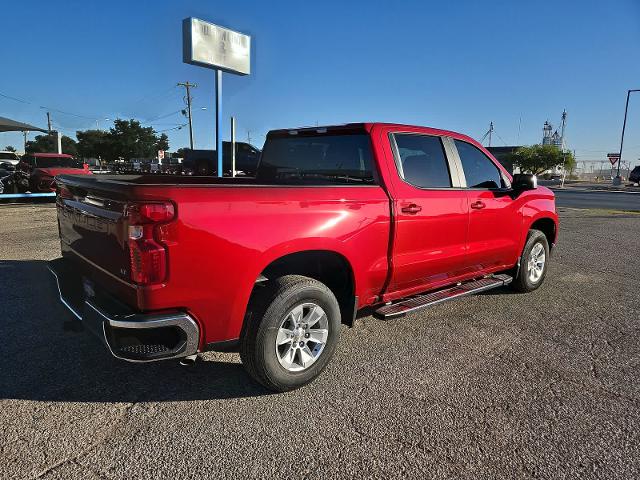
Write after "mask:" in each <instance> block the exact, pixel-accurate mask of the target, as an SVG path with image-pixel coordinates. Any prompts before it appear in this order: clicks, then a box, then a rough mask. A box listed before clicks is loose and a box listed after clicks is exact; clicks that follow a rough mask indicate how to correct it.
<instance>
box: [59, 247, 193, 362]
mask: <svg viewBox="0 0 640 480" xmlns="http://www.w3.org/2000/svg"><path fill="white" fill-rule="evenodd" d="M48 267H49V270H50V271H51V273H52V275H53V277H54V279H55V283H56V287H57V290H58V294H59V296H60V301H61V302H62V303H63V304H64V305H65V306H66V307H67V308H68V309H69V310H70V311H71V313H73V315H74V316H75V317H76V318H77V319H78V320H80V321H81V322H82V324H83V325H84V326H85V327H86V328H88V329H89V330H90V331H91V332H92V333H94V334H95V335H96V336H98V337H99V338H100V339H101V340H102V342H103V343H104V344H105V345H106V346H107V348H108V349H109V351H110V352H111V354H112V355H113V356H114V357H116V358H119V359H121V360H126V361H129V362H153V361H157V360H166V359H171V358H182V357H187V356H190V355H194V354H196V353H197V352H198V345H199V342H200V329H199V328H198V324H197V323H196V321H195V320H194V319H193V318H192V317H191V316H189V314H187V313H185V312H180V311H175V312H163V313H137V312H133V311H131V310H130V309H128V308H127V307H126V306H124V305H122V304H121V303H119V302H117V301H116V300H115V299H113V298H110V297H108V296H107V295H100V294H98V295H96V294H93V295H91V296H88V295H87V294H86V293H85V289H84V287H83V285H82V278H81V277H80V276H79V275H78V274H77V273H75V272H74V269H73V267H72V265H70V264H69V263H68V261H66V260H65V259H62V258H60V259H56V260H53V261H51V262H49V265H48Z"/></svg>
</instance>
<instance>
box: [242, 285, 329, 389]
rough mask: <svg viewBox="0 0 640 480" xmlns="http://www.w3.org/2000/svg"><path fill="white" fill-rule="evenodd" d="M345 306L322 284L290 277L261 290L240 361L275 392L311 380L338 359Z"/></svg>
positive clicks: (251, 308) (246, 327)
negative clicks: (342, 313)
mask: <svg viewBox="0 0 640 480" xmlns="http://www.w3.org/2000/svg"><path fill="white" fill-rule="evenodd" d="M340 323H341V321H340V307H339V305H338V301H337V300H336V297H335V296H334V294H333V293H332V292H331V290H329V288H327V286H326V285H324V284H323V283H321V282H319V281H317V280H314V279H312V278H308V277H303V276H301V275H286V276H283V277H280V278H277V279H275V280H273V281H270V282H268V283H267V285H265V286H261V287H257V291H256V292H255V293H254V295H253V296H252V299H251V304H250V305H249V309H248V311H247V316H246V318H245V324H244V329H243V332H242V337H241V339H240V357H241V358H242V363H243V364H244V366H245V368H246V369H247V371H248V372H249V374H250V375H251V376H252V377H253V378H254V379H255V380H257V381H258V382H260V383H261V384H262V385H264V386H265V387H267V388H269V389H270V390H275V391H280V392H282V391H287V390H292V389H294V388H298V387H301V386H302V385H305V384H306V383H309V382H311V381H312V380H313V379H314V378H316V377H317V376H318V375H319V374H320V372H322V370H323V369H324V368H325V367H326V365H327V364H328V363H329V360H331V357H332V356H333V353H334V351H335V348H336V345H337V343H338V338H339V335H340Z"/></svg>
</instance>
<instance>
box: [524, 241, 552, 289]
mask: <svg viewBox="0 0 640 480" xmlns="http://www.w3.org/2000/svg"><path fill="white" fill-rule="evenodd" d="M546 259H547V254H546V253H545V251H544V247H543V246H542V243H540V242H538V243H536V244H535V245H534V246H533V248H532V249H531V252H530V253H529V259H528V260H527V274H528V276H529V280H530V281H531V282H532V283H538V282H539V281H540V279H541V278H542V274H543V273H544V267H545V263H546Z"/></svg>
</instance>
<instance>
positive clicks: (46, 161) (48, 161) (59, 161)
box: [34, 157, 82, 168]
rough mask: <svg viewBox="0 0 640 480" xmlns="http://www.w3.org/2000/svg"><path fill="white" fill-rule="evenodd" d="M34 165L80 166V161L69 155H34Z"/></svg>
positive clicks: (50, 166)
mask: <svg viewBox="0 0 640 480" xmlns="http://www.w3.org/2000/svg"><path fill="white" fill-rule="evenodd" d="M34 166H35V167H37V168H52V167H62V168H82V162H79V161H78V160H76V159H75V158H69V157H35V158H34Z"/></svg>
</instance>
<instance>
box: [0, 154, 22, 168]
mask: <svg viewBox="0 0 640 480" xmlns="http://www.w3.org/2000/svg"><path fill="white" fill-rule="evenodd" d="M0 162H4V163H10V164H11V165H13V166H16V165H18V163H19V162H20V156H19V155H18V154H17V153H16V152H10V151H8V150H0Z"/></svg>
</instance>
